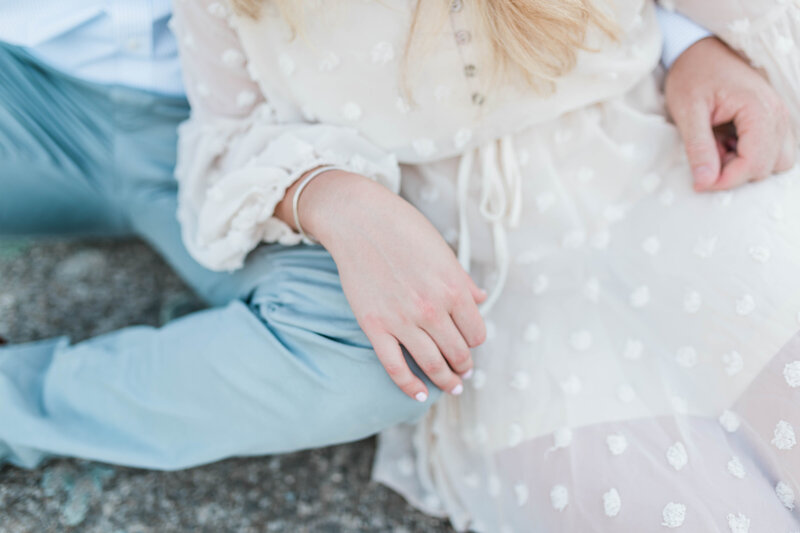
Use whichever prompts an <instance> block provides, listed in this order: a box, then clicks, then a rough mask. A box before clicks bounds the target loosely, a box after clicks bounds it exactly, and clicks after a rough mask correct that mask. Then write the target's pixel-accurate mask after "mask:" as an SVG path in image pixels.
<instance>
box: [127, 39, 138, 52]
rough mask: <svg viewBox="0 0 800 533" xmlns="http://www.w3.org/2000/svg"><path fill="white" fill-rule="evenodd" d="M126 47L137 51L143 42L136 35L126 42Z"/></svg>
mask: <svg viewBox="0 0 800 533" xmlns="http://www.w3.org/2000/svg"><path fill="white" fill-rule="evenodd" d="M125 47H126V48H127V49H128V50H130V51H131V52H135V51H137V50H138V49H139V48H141V47H142V42H141V41H140V40H139V39H137V38H136V37H131V38H130V39H128V40H127V41H126V42H125Z"/></svg>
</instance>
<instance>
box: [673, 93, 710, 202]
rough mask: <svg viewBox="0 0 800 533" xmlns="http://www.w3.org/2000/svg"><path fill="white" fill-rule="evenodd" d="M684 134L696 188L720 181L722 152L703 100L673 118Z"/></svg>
mask: <svg viewBox="0 0 800 533" xmlns="http://www.w3.org/2000/svg"><path fill="white" fill-rule="evenodd" d="M674 119H675V125H676V126H677V127H678V130H679V131H680V133H681V137H682V138H683V144H684V146H685V148H686V155H687V157H688V158H689V165H690V166H691V168H692V176H693V178H694V186H695V189H696V190H699V191H702V190H706V189H708V188H710V187H711V186H712V185H714V182H715V181H717V178H718V177H719V171H720V160H719V150H718V149H717V141H716V138H715V137H714V131H713V129H712V128H713V125H712V123H711V109H710V108H709V106H708V104H707V103H706V102H704V101H697V102H695V103H694V104H693V105H692V106H690V107H689V108H688V109H687V110H686V111H685V112H683V113H678V114H677V116H675V117H674Z"/></svg>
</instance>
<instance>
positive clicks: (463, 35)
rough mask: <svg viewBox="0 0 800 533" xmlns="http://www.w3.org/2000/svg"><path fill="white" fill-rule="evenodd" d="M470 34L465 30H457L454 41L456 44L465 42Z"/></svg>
mask: <svg viewBox="0 0 800 533" xmlns="http://www.w3.org/2000/svg"><path fill="white" fill-rule="evenodd" d="M471 37H472V35H470V33H469V32H468V31H467V30H458V31H457V32H456V42H457V43H458V44H467V43H468V42H469V40H470V38H471Z"/></svg>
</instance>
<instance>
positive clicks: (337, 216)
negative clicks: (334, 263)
mask: <svg viewBox="0 0 800 533" xmlns="http://www.w3.org/2000/svg"><path fill="white" fill-rule="evenodd" d="M304 176H305V174H304ZM301 181H302V178H301V179H300V180H298V182H301ZM374 187H378V188H383V187H381V186H380V185H379V184H377V183H375V182H374V181H373V180H371V179H369V178H367V177H366V176H362V175H360V174H355V173H353V172H348V171H346V170H341V169H331V170H326V171H324V172H321V173H320V174H318V175H317V176H316V177H314V178H312V179H311V181H309V182H308V183H307V184H306V186H305V187H304V188H303V190H302V191H301V193H300V197H299V198H298V203H297V215H298V218H299V220H300V225H301V226H302V228H303V231H304V232H305V233H306V234H307V235H309V236H311V237H312V238H314V239H316V240H317V241H319V242H320V243H321V244H323V245H325V244H327V243H328V242H329V240H330V237H331V236H333V235H335V234H336V233H337V230H336V228H337V227H338V225H337V224H336V223H337V222H339V221H342V220H344V219H345V218H346V217H345V214H346V212H347V208H348V205H358V204H360V203H361V201H360V200H359V198H361V197H362V196H363V193H364V191H366V190H371V189H373V188H374ZM293 193H294V191H292V194H293ZM287 196H288V194H287Z"/></svg>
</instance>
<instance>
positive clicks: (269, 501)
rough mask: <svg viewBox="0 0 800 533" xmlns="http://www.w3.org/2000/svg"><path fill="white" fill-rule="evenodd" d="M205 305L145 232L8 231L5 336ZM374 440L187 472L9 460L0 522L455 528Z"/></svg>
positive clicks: (397, 532)
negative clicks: (61, 234) (395, 477)
mask: <svg viewBox="0 0 800 533" xmlns="http://www.w3.org/2000/svg"><path fill="white" fill-rule="evenodd" d="M200 307H201V304H200V303H199V302H198V300H197V299H196V298H195V297H194V296H193V295H192V294H191V292H190V291H189V290H188V289H187V288H186V287H185V286H184V285H183V284H182V283H181V281H180V280H179V279H178V278H177V277H176V276H175V275H174V274H173V273H172V272H171V271H170V270H169V268H168V267H167V266H166V265H165V264H164V263H163V262H162V261H161V260H160V259H159V258H158V257H157V256H156V255H155V254H154V253H153V252H152V251H150V249H149V248H147V247H146V246H145V245H144V244H142V243H140V242H138V241H122V242H119V241H106V240H100V241H97V240H95V241H91V242H85V241H84V242H48V243H43V242H39V243H33V242H29V241H24V240H17V241H3V242H0V336H3V337H6V338H7V339H8V340H10V341H11V342H13V343H18V342H25V341H31V340H37V339H43V338H47V337H52V336H56V335H68V336H70V337H71V338H72V340H73V341H77V340H80V339H84V338H86V337H89V336H92V335H97V334H99V333H104V332H107V331H111V330H114V329H116V328H119V327H123V326H127V325H132V324H150V325H160V324H163V323H165V322H166V321H168V320H170V319H172V318H174V317H177V316H181V315H183V314H185V313H188V312H191V311H193V310H196V309H199V308H200ZM374 450H375V443H374V439H368V440H364V441H360V442H356V443H352V444H347V445H342V446H335V447H330V448H323V449H319V450H313V451H308V452H301V453H295V454H287V455H280V456H271V457H260V458H249V459H230V460H226V461H221V462H218V463H215V464H211V465H207V466H203V467H198V468H193V469H190V470H184V471H180V472H155V471H147V470H139V469H131V468H120V467H114V466H110V465H104V464H99V463H93V462H89V461H79V460H54V461H50V462H48V463H47V464H46V465H45V466H44V467H42V468H39V469H37V470H33V471H26V470H21V469H17V468H12V467H9V466H5V467H2V466H0V533H49V532H56V531H57V532H87V533H106V532H109V533H149V532H154V533H169V532H188V531H191V532H192V533H195V532H198V533H202V532H208V533H224V532H229V531H230V532H237V533H239V532H241V533H247V532H254V533H255V532H263V531H270V532H272V531H278V532H283V531H287V532H292V533H295V532H298V533H300V532H330V533H333V532H349V531H375V532H394V533H411V532H440V531H441V532H451V531H453V530H452V529H451V528H449V527H448V526H447V524H446V522H444V521H441V520H437V519H434V518H431V517H428V516H426V515H423V514H421V513H419V512H417V511H415V510H414V509H412V508H411V507H410V506H408V505H407V504H406V503H405V501H404V500H403V499H402V498H401V497H400V496H398V495H397V494H395V493H394V492H392V491H391V490H389V489H387V488H385V487H383V486H381V485H378V484H375V483H372V482H370V480H369V474H370V468H371V465H372V459H373V456H374Z"/></svg>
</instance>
